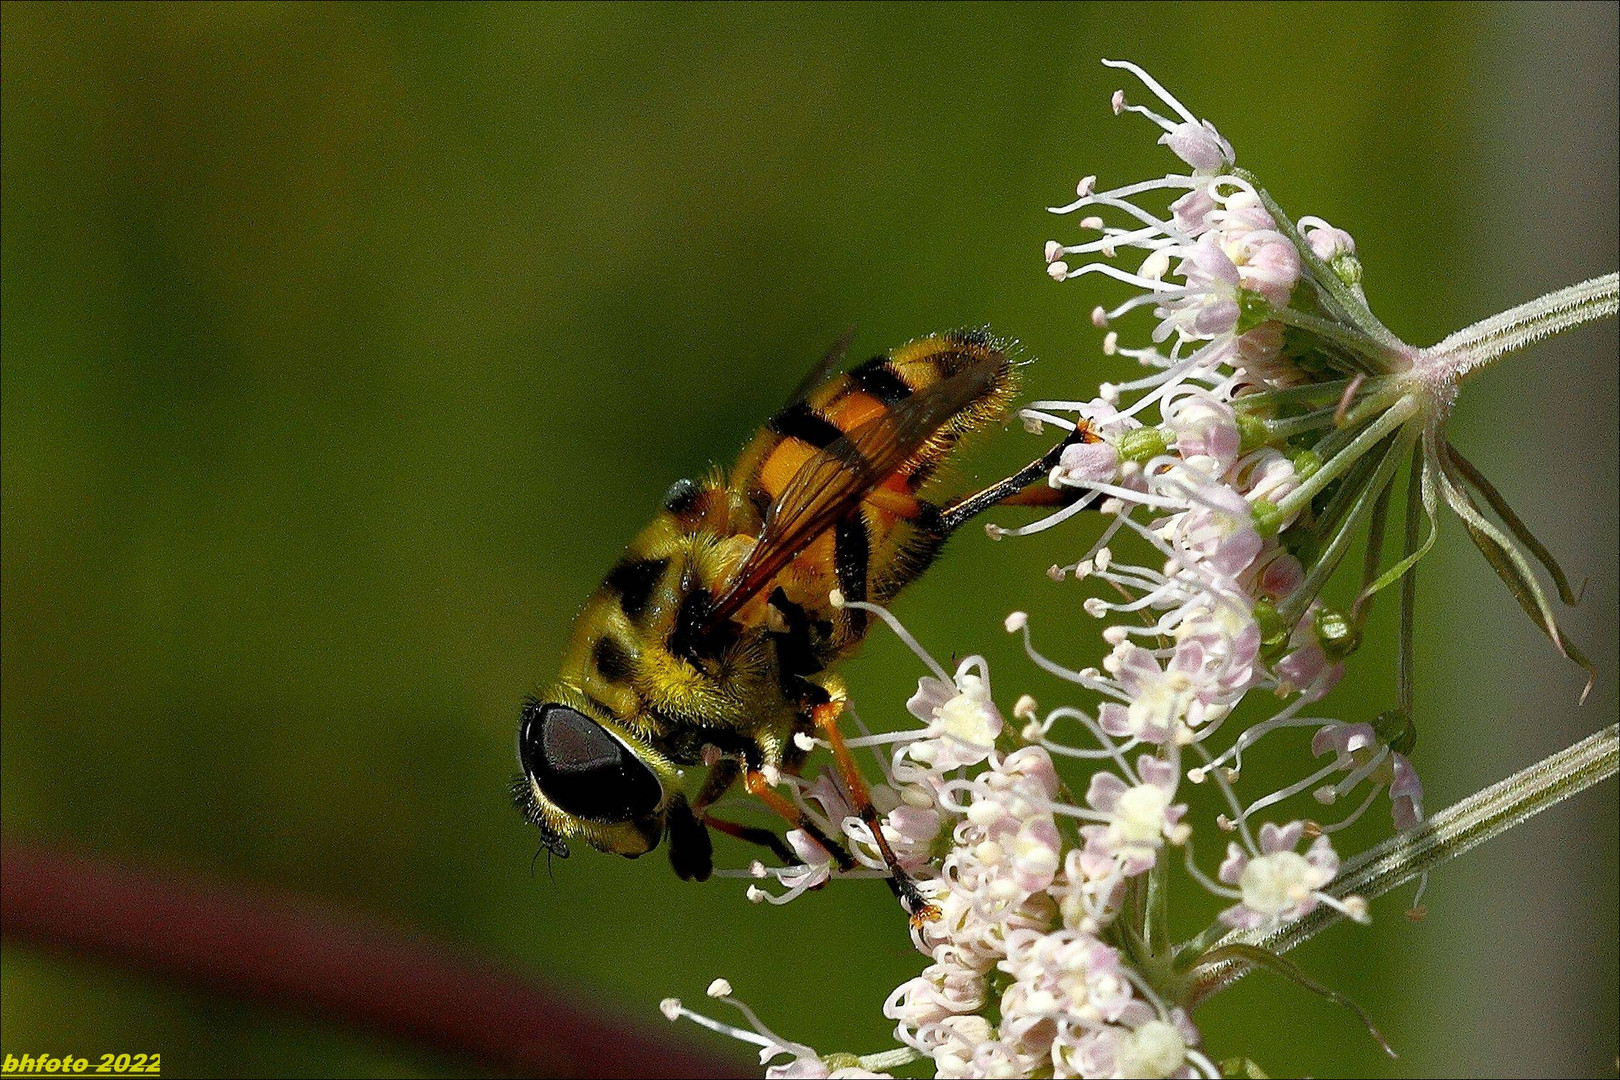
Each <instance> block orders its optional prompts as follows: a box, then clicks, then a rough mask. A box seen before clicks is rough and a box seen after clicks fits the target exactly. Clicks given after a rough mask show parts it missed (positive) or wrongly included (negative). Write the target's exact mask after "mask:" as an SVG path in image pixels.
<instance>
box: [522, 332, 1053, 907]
mask: <svg viewBox="0 0 1620 1080" xmlns="http://www.w3.org/2000/svg"><path fill="white" fill-rule="evenodd" d="M850 336H851V335H848V334H846V335H845V337H844V338H843V340H841V341H840V342H839V343H838V344H837V345H835V346H834V347H833V349H832V350H831V351H830V352H829V353H828V354H827V356H826V357H825V358H824V359H823V360H822V361H821V363H820V364H818V365H817V366H816V367H815V368H814V369H813V370H812V371H811V372H810V374H809V375H808V376H806V378H805V379H804V381H803V382H802V383H801V384H800V386H799V388H798V390H797V391H796V392H795V393H794V394H793V397H792V399H791V400H790V401H789V402H788V404H787V405H786V406H785V407H783V408H782V409H781V410H779V411H778V412H777V413H776V414H775V415H774V416H772V417H771V419H770V420H769V421H768V422H767V424H766V425H765V426H764V427H763V428H762V429H761V430H760V431H759V432H758V433H757V434H756V435H755V436H754V438H753V439H752V441H751V442H750V443H749V444H748V445H747V447H746V448H745V449H744V450H743V453H742V456H741V457H740V458H739V459H738V461H737V463H736V465H735V467H734V468H732V470H731V471H730V472H729V473H727V474H722V473H719V472H715V473H713V474H711V475H710V476H708V477H707V478H706V479H704V480H701V481H692V480H681V481H679V482H677V483H676V484H675V485H674V486H673V487H671V488H670V489H669V492H668V494H667V495H665V497H664V501H663V506H662V509H661V510H660V511H659V513H658V515H657V516H656V517H655V518H654V519H653V522H652V524H650V525H648V526H647V527H646V529H644V530H643V531H642V533H641V534H640V535H639V536H637V537H636V538H635V540H634V541H633V542H632V543H631V544H630V547H629V549H628V550H627V551H626V553H625V554H624V556H623V557H622V558H621V559H620V560H619V562H618V563H617V564H616V565H614V567H613V568H612V569H611V570H610V571H608V574H607V577H606V579H605V580H604V581H603V583H602V585H601V586H600V587H599V588H598V589H597V590H596V592H595V593H594V594H593V595H592V596H591V598H590V599H589V600H588V601H587V602H586V604H585V606H584V608H583V610H582V611H581V612H580V613H579V615H578V617H577V618H576V620H575V622H574V626H573V630H572V633H571V634H570V636H569V639H568V644H567V647H566V650H565V652H564V655H563V660H562V664H561V673H560V674H559V676H558V678H557V681H556V682H555V683H553V684H552V685H551V686H550V687H549V688H547V690H546V692H545V695H544V697H543V698H540V699H530V700H529V701H527V702H526V703H525V704H524V707H523V711H522V720H521V723H520V726H519V730H518V759H519V761H520V762H521V764H522V767H523V773H522V775H520V776H518V777H517V778H516V779H515V780H514V782H513V793H514V795H515V798H516V802H517V804H518V807H519V809H520V810H521V811H522V812H523V814H524V815H525V817H527V819H528V820H529V821H530V822H531V823H533V824H534V825H535V826H537V827H538V828H539V830H540V834H541V836H542V838H543V842H544V845H545V847H546V849H548V850H549V851H550V852H551V853H553V854H555V855H558V856H566V855H567V854H568V846H567V841H568V840H570V839H572V838H575V837H578V838H581V839H583V840H585V841H586V842H587V843H589V844H591V845H592V846H593V847H596V848H598V849H600V850H602V851H606V852H616V853H618V854H621V855H626V856H630V857H632V858H633V857H636V856H639V855H642V854H644V853H646V852H648V851H650V850H652V849H653V848H654V847H656V846H657V845H658V843H659V841H660V840H661V839H662V838H664V837H665V836H667V837H668V839H669V845H670V846H669V857H670V861H671V863H672V864H673V865H674V869H675V871H676V873H677V874H679V875H680V876H681V877H682V878H687V879H697V880H700V881H701V880H703V879H705V878H707V877H708V876H709V874H710V871H711V869H712V865H713V864H712V848H711V844H710V837H709V831H708V830H709V828H711V827H712V828H715V829H718V830H720V831H722V832H725V833H728V834H730V835H733V836H737V837H740V838H742V839H745V840H750V841H753V842H755V843H760V844H763V845H766V846H768V847H770V848H771V849H772V850H774V851H775V852H776V853H777V854H778V855H779V856H780V857H782V858H783V859H784V860H785V861H786V862H787V863H789V864H791V863H793V862H796V861H798V860H797V859H796V858H794V857H793V856H792V855H791V853H790V852H789V849H788V848H787V847H786V845H785V844H783V843H782V841H781V839H780V838H779V837H777V836H776V835H775V834H774V833H773V832H771V831H770V830H767V829H759V828H750V827H747V826H744V825H740V824H737V823H734V822H730V821H725V820H722V819H719V818H716V817H715V816H714V815H713V814H712V813H711V812H710V807H711V806H712V805H713V804H714V803H715V802H716V801H717V800H719V799H720V798H721V796H723V795H724V794H726V793H727V792H728V791H729V790H730V789H731V788H732V787H733V786H734V785H735V784H736V783H737V782H738V781H739V780H740V781H741V782H742V784H743V785H744V787H745V788H746V789H747V791H749V792H750V793H751V794H753V795H755V796H756V797H758V798H759V799H761V800H762V801H763V802H764V803H765V804H766V805H767V806H769V807H770V808H771V809H772V810H773V811H775V812H777V813H779V814H780V815H781V816H782V817H784V818H785V819H787V821H788V822H789V823H790V824H791V825H792V826H793V827H796V828H800V829H804V830H805V831H806V832H807V833H809V834H810V835H811V836H812V837H813V838H814V839H815V840H816V842H817V843H820V844H821V845H822V846H824V847H825V848H826V849H827V851H828V852H829V854H830V855H831V856H832V858H833V859H834V860H835V861H836V862H837V863H838V864H839V865H840V866H841V867H843V868H845V869H848V868H849V867H851V866H853V865H854V860H853V859H852V858H851V856H850V854H849V852H848V850H847V849H846V848H845V847H844V846H843V845H842V844H841V843H839V842H838V841H837V840H835V839H834V838H832V837H830V836H827V835H825V832H824V831H823V830H822V829H820V828H819V827H818V826H817V825H816V824H815V823H814V822H813V821H811V820H810V819H809V818H807V817H806V816H805V815H804V814H803V813H802V812H801V811H800V810H799V808H798V807H797V805H796V804H795V803H794V802H793V801H791V800H789V799H787V798H785V797H784V796H783V795H782V794H781V793H780V792H778V791H777V790H775V789H774V788H773V786H772V784H771V779H773V778H774V774H776V773H788V774H793V775H797V774H798V773H799V771H800V769H801V768H802V766H803V765H804V762H805V758H806V756H807V755H806V750H805V749H804V746H803V745H801V743H806V744H807V743H808V741H807V740H803V739H800V740H796V739H795V738H794V736H795V735H804V734H810V735H817V736H820V737H821V738H822V739H824V740H826V741H827V742H828V743H830V745H831V746H832V749H833V753H834V757H835V760H836V762H837V765H838V768H839V773H840V776H841V778H842V779H843V781H844V786H845V788H846V790H847V793H848V795H849V796H850V799H851V803H852V805H853V806H854V807H855V809H856V810H857V812H858V813H859V814H860V815H861V817H862V819H863V820H865V821H866V822H867V824H868V825H869V826H870V827H871V832H872V835H873V837H874V838H875V839H876V841H877V843H878V845H879V847H880V849H881V851H882V854H883V856H884V858H885V861H886V862H888V864H889V867H890V869H891V871H892V873H893V876H892V878H891V879H890V886H891V888H892V889H893V890H894V892H895V894H896V895H897V896H898V897H900V899H901V902H902V903H903V904H904V906H905V907H906V909H907V911H908V913H910V914H911V915H912V917H913V918H925V917H928V916H929V915H930V914H931V913H930V911H929V909H928V908H927V905H926V904H925V902H924V901H923V899H922V897H921V896H920V894H919V893H918V892H917V890H916V889H915V887H914V885H913V884H912V882H911V881H910V880H909V878H908V877H907V875H906V874H905V873H904V872H903V871H902V870H901V869H900V867H899V866H898V865H897V864H896V861H895V859H894V855H893V853H892V852H891V851H890V850H889V849H888V848H889V846H888V842H887V841H886V840H885V839H884V837H883V832H882V830H881V829H880V828H879V827H878V816H877V811H876V810H875V809H874V808H873V806H872V801H871V798H870V795H869V793H868V791H867V788H866V785H865V783H864V782H863V781H862V779H861V776H860V774H859V772H858V771H857V770H856V767H855V764H854V760H853V758H852V757H851V756H850V753H849V750H848V748H847V747H846V746H845V744H844V741H843V739H842V737H841V736H840V734H839V730H838V715H839V711H840V709H841V707H842V703H843V701H844V695H845V691H844V686H843V684H842V682H841V681H840V680H839V679H838V677H837V676H836V675H833V674H832V673H830V672H829V671H828V668H829V667H831V666H832V665H833V664H834V663H836V662H837V661H839V660H841V659H843V658H845V657H847V656H849V655H850V654H851V653H853V652H854V651H855V650H856V649H857V647H858V646H859V645H860V643H861V640H862V638H863V637H864V636H865V634H866V630H867V614H866V612H863V611H860V610H855V609H850V608H846V607H844V606H842V605H838V606H835V605H834V603H833V602H832V600H831V599H830V596H831V594H832V593H833V591H834V590H835V589H836V590H837V591H839V592H841V593H842V595H843V597H845V598H848V599H850V600H866V601H871V602H873V603H878V604H886V603H888V602H889V601H890V600H892V599H893V598H894V597H895V595H896V594H897V593H899V592H900V590H901V589H903V588H904V587H905V586H906V585H908V584H909V583H911V582H912V581H914V580H915V579H916V578H917V577H918V576H919V575H920V574H922V573H923V571H924V570H925V569H927V567H928V565H929V563H930V562H931V561H932V560H933V559H934V557H935V556H936V555H937V554H938V553H939V551H940V548H941V546H942V545H943V544H944V543H945V541H946V539H947V538H948V537H949V536H950V535H951V533H952V532H953V531H955V530H956V529H957V528H958V527H959V526H960V525H962V523H963V522H965V521H967V520H968V519H969V518H971V517H972V516H973V515H974V514H976V513H978V512H980V511H981V510H984V509H985V508H987V507H989V506H992V505H995V504H996V503H998V502H1003V503H1004V502H1008V501H1024V502H1036V501H1049V500H1048V499H1044V498H1040V497H1038V496H1037V497H1035V498H1030V496H1036V492H1035V491H1030V492H1027V493H1025V496H1024V497H1022V498H1021V497H1020V496H1019V493H1020V492H1023V491H1024V489H1025V488H1027V487H1028V486H1029V485H1030V484H1031V483H1033V482H1034V481H1035V480H1037V479H1039V478H1041V477H1043V476H1045V475H1046V473H1047V472H1048V471H1049V470H1050V468H1051V466H1052V465H1053V464H1054V463H1055V462H1056V460H1057V457H1056V455H1057V453H1058V451H1060V450H1061V449H1062V447H1061V446H1059V447H1056V448H1054V449H1053V450H1052V451H1050V452H1049V453H1048V454H1047V455H1045V456H1044V457H1043V458H1041V459H1039V460H1036V461H1034V462H1031V463H1030V465H1029V466H1027V467H1026V468H1024V469H1022V470H1020V471H1019V472H1018V473H1017V474H1015V475H1014V476H1012V477H1008V478H1007V479H1005V480H1003V481H1001V482H1000V483H998V484H995V485H992V486H991V487H989V488H986V489H984V490H983V491H980V492H978V493H976V494H973V495H969V496H964V497H959V498H956V499H954V500H947V501H943V502H941V501H939V499H938V497H937V496H936V495H935V493H934V489H935V487H936V486H937V485H936V484H935V483H933V481H934V480H935V474H936V473H937V472H938V470H939V467H940V466H941V465H942V464H943V463H944V462H945V460H946V459H947V458H948V457H949V456H950V454H951V453H952V451H953V450H954V449H955V448H956V447H957V445H958V444H959V443H960V441H961V440H962V438H963V437H964V436H966V435H968V434H970V433H972V432H974V431H977V430H980V429H983V428H985V427H988V426H990V425H992V424H994V423H996V422H998V421H999V420H1001V419H1002V417H1003V416H1004V414H1005V413H1006V411H1007V409H1008V407H1009V405H1010V403H1011V401H1012V398H1013V396H1014V394H1015V392H1016V384H1017V371H1016V368H1015V365H1014V363H1013V361H1012V360H1011V359H1010V358H1009V357H1008V355H1007V352H1006V348H1005V346H1004V345H1003V344H1002V343H1000V342H998V341H997V340H996V339H994V338H992V337H991V336H990V335H989V334H988V333H985V332H983V331H959V332H955V333H950V334H943V335H934V336H930V337H925V338H921V339H918V340H916V341H913V342H911V343H909V344H907V345H903V346H901V347H900V348H898V349H895V350H893V351H892V352H890V353H887V354H885V355H880V356H877V357H874V358H873V359H871V360H869V361H867V362H865V363H863V364H860V365H858V366H856V367H855V368H853V369H852V370H850V371H849V372H847V373H844V374H838V373H837V370H838V368H839V366H840V365H841V362H842V359H843V356H844V353H845V351H846V350H847V348H848V345H849V340H850ZM1072 438H1073V437H1072V436H1071V440H1072ZM1043 494H1055V493H1052V492H1050V489H1047V491H1046V492H1044V493H1043ZM699 766H706V767H707V774H706V775H705V776H704V778H703V780H702V781H701V783H700V784H697V785H696V787H697V790H696V791H693V792H690V795H689V789H688V787H687V784H686V770H688V769H692V768H696V767H699Z"/></svg>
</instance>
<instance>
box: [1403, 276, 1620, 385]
mask: <svg viewBox="0 0 1620 1080" xmlns="http://www.w3.org/2000/svg"><path fill="white" fill-rule="evenodd" d="M1617 311H1620V275H1617V274H1604V275H1603V276H1602V277H1595V278H1592V279H1591V280H1590V281H1583V282H1581V283H1580V284H1579V285H1571V286H1569V287H1568V288H1565V289H1559V290H1558V291H1557V292H1551V293H1548V294H1547V295H1546V296H1542V297H1538V298H1537V299H1535V300H1532V301H1530V302H1529V303H1527V304H1520V305H1519V306H1518V307H1515V308H1509V309H1508V310H1507V311H1504V312H1502V313H1501V314H1500V315H1492V316H1491V317H1490V318H1488V319H1483V320H1481V321H1480V322H1477V323H1475V324H1474V325H1473V326H1469V327H1466V328H1464V329H1462V330H1459V331H1457V332H1456V333H1455V334H1452V335H1451V336H1450V337H1448V338H1446V339H1445V340H1444V341H1442V342H1440V343H1439V344H1438V345H1432V346H1430V347H1429V348H1427V349H1424V350H1423V351H1422V352H1421V354H1420V355H1419V359H1418V362H1417V364H1418V366H1419V367H1431V368H1434V369H1436V370H1441V371H1445V372H1447V373H1449V374H1450V375H1452V376H1454V377H1456V378H1462V377H1463V376H1466V375H1469V374H1472V373H1473V372H1475V371H1477V370H1479V369H1480V368H1482V367H1484V366H1485V365H1487V364H1489V363H1490V362H1491V361H1493V360H1495V359H1496V358H1497V357H1499V356H1504V355H1506V354H1507V353H1510V352H1512V351H1513V350H1515V349H1522V348H1524V347H1525V346H1526V345H1529V344H1531V343H1532V342H1535V341H1539V340H1540V339H1542V338H1544V337H1550V336H1551V335H1553V334H1557V333H1561V332H1562V331H1565V330H1570V329H1573V328H1574V327H1577V326H1580V325H1581V324H1583V323H1588V322H1591V321H1593V320H1594V319H1603V318H1609V317H1612V316H1613V315H1614V314H1615V313H1616V312H1617Z"/></svg>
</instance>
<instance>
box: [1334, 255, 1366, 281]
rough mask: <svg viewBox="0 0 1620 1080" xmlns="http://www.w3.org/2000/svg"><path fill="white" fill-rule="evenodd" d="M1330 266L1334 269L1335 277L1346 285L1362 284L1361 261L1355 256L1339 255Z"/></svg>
mask: <svg viewBox="0 0 1620 1080" xmlns="http://www.w3.org/2000/svg"><path fill="white" fill-rule="evenodd" d="M1328 265H1329V266H1331V267H1332V268H1333V273H1334V276H1335V277H1337V278H1338V279H1339V280H1340V281H1342V282H1344V283H1345V284H1346V285H1360V284H1361V260H1360V259H1358V258H1356V257H1355V256H1354V255H1351V254H1349V253H1345V254H1343V255H1339V256H1337V257H1335V258H1334V260H1333V261H1332V262H1331V263H1329V264H1328Z"/></svg>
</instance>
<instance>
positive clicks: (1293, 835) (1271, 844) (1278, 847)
mask: <svg viewBox="0 0 1620 1080" xmlns="http://www.w3.org/2000/svg"><path fill="white" fill-rule="evenodd" d="M1304 835H1305V823H1304V822H1303V821H1290V822H1289V823H1288V824H1287V825H1280V826H1279V825H1277V824H1276V823H1274V822H1270V821H1268V822H1266V823H1265V824H1264V825H1262V826H1260V850H1261V852H1262V853H1263V854H1266V855H1274V854H1276V853H1277V852H1279V851H1293V850H1294V848H1295V847H1297V846H1298V845H1299V840H1300V837H1302V836H1304Z"/></svg>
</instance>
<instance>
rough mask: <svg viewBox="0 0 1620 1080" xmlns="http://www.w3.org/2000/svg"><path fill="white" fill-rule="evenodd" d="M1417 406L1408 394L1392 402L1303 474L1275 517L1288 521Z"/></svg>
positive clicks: (1277, 510) (1413, 413)
mask: <svg viewBox="0 0 1620 1080" xmlns="http://www.w3.org/2000/svg"><path fill="white" fill-rule="evenodd" d="M1420 406H1421V402H1419V401H1418V399H1417V398H1416V397H1414V396H1412V395H1410V394H1409V395H1407V396H1406V397H1403V398H1401V399H1400V400H1399V401H1397V402H1396V403H1395V404H1393V405H1391V406H1390V407H1389V411H1388V412H1386V413H1384V415H1382V416H1380V417H1379V418H1378V419H1377V420H1375V421H1373V422H1372V423H1371V424H1369V425H1367V430H1365V431H1363V432H1362V433H1361V434H1360V435H1357V436H1356V437H1355V440H1354V441H1353V442H1351V443H1350V445H1349V446H1347V447H1345V448H1344V449H1343V450H1341V451H1339V452H1338V453H1337V454H1334V455H1333V457H1332V458H1330V459H1329V460H1328V461H1326V462H1324V463H1323V465H1322V467H1321V468H1320V469H1317V470H1316V471H1315V472H1314V473H1312V474H1311V475H1310V476H1308V477H1306V479H1305V482H1304V483H1303V484H1300V485H1299V487H1297V488H1295V489H1294V490H1293V491H1291V492H1289V493H1288V495H1287V496H1286V497H1284V498H1283V500H1282V501H1281V502H1279V503H1278V504H1277V509H1276V511H1275V514H1276V518H1277V520H1278V521H1287V520H1288V518H1289V517H1291V516H1292V515H1294V514H1296V513H1298V512H1299V511H1301V510H1303V509H1304V508H1305V507H1306V506H1307V505H1308V504H1309V503H1310V501H1311V500H1312V499H1314V498H1315V497H1316V493H1317V492H1319V491H1321V490H1322V489H1323V488H1325V487H1327V486H1328V484H1330V483H1332V482H1333V481H1334V480H1336V479H1338V477H1339V476H1340V474H1342V473H1343V472H1344V471H1345V470H1346V469H1348V468H1349V467H1350V466H1351V465H1353V464H1355V462H1356V461H1357V459H1359V458H1360V457H1361V455H1362V454H1365V453H1366V452H1367V451H1368V450H1371V449H1372V448H1373V447H1375V446H1377V445H1378V444H1379V443H1380V442H1382V441H1383V439H1384V436H1385V435H1388V434H1389V433H1390V432H1392V431H1394V430H1395V429H1396V428H1398V427H1400V426H1401V425H1402V424H1404V423H1406V421H1407V420H1409V419H1411V418H1412V417H1413V416H1414V415H1415V414H1416V413H1417V411H1418V409H1419V407H1420Z"/></svg>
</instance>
